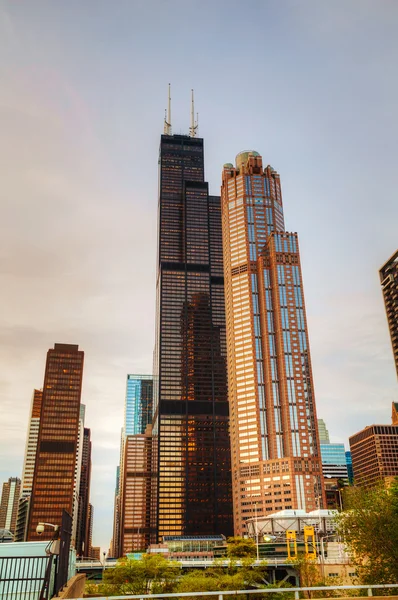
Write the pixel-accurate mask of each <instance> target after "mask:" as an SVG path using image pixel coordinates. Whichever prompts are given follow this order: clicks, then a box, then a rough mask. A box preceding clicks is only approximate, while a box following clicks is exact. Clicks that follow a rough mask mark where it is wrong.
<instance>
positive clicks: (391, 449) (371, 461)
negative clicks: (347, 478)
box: [349, 402, 398, 486]
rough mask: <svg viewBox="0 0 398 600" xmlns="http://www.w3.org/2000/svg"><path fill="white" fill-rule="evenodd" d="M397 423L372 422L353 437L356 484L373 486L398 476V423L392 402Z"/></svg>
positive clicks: (351, 438) (351, 442) (393, 417)
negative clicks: (376, 423) (381, 423)
mask: <svg viewBox="0 0 398 600" xmlns="http://www.w3.org/2000/svg"><path fill="white" fill-rule="evenodd" d="M392 409H393V410H392V422H393V425H371V426H368V427H365V429H362V431H359V432H358V433H356V434H355V435H352V436H351V437H350V439H349V442H350V449H351V457H352V467H353V470H354V474H355V485H360V486H362V485H363V486H371V485H374V484H375V483H377V482H379V481H384V482H385V483H389V482H391V481H392V480H393V479H394V478H395V477H398V424H397V423H395V422H394V421H395V415H396V406H395V403H394V402H393V405H392Z"/></svg>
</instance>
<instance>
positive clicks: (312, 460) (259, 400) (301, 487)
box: [221, 152, 324, 535]
mask: <svg viewBox="0 0 398 600" xmlns="http://www.w3.org/2000/svg"><path fill="white" fill-rule="evenodd" d="M221 201H222V226H223V253H224V277H225V304H226V320H227V351H228V385H229V401H230V419H231V450H232V475H233V502H234V530H235V534H236V535H242V534H244V533H246V527H245V521H246V520H247V519H250V518H253V517H255V516H256V514H257V515H258V516H261V515H265V514H267V513H270V512H276V511H278V510H282V509H299V508H300V509H304V510H307V511H311V510H314V509H315V508H317V506H319V505H320V506H321V507H322V506H323V505H324V491H323V485H322V467H321V459H320V450H319V440H318V430H317V417H316V409H315V399H314V394H313V382H312V372H311V358H310V351H309V341H308V333H307V322H306V314H305V305H304V295H303V287H302V274H301V267H300V256H299V248H298V240H297V234H295V233H287V232H285V231H284V219H283V208H282V196H281V187H280V179H279V175H278V174H277V173H276V172H275V171H274V170H273V169H272V168H271V167H270V166H267V167H266V168H265V169H264V168H263V165H262V159H261V157H260V156H259V155H258V153H255V152H252V153H241V154H240V155H238V157H237V166H236V168H234V167H233V166H232V165H231V164H227V165H225V166H224V170H223V181H222V199H221Z"/></svg>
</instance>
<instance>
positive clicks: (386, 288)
mask: <svg viewBox="0 0 398 600" xmlns="http://www.w3.org/2000/svg"><path fill="white" fill-rule="evenodd" d="M379 275H380V283H381V288H382V291H383V298H384V305H385V308H386V314H387V322H388V329H389V330H390V338H391V344H392V351H393V354H394V361H395V369H396V371H397V374H398V250H397V251H396V252H394V254H393V255H392V256H391V257H390V258H389V259H388V261H387V262H386V263H385V264H384V265H383V266H382V267H381V269H380V272H379Z"/></svg>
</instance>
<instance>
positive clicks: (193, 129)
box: [189, 90, 198, 137]
mask: <svg viewBox="0 0 398 600" xmlns="http://www.w3.org/2000/svg"><path fill="white" fill-rule="evenodd" d="M197 129H198V115H196V122H195V106H194V98H193V90H191V127H190V128H189V136H190V137H196V131H197Z"/></svg>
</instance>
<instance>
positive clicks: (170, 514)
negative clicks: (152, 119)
mask: <svg viewBox="0 0 398 600" xmlns="http://www.w3.org/2000/svg"><path fill="white" fill-rule="evenodd" d="M169 121H170V120H169ZM195 135H196V126H194V125H193V124H192V126H191V136H185V135H171V128H170V126H169V123H167V122H166V124H165V135H162V136H161V141H160V155H159V167H160V171H159V220H158V223H159V231H158V263H157V308H156V333H155V352H154V409H153V415H154V421H153V444H154V450H153V470H154V475H155V477H154V480H153V481H154V488H153V490H152V505H151V510H152V527H153V528H154V529H155V530H156V532H157V537H158V539H160V538H162V537H163V536H164V535H190V536H191V535H213V534H224V535H226V536H229V535H232V533H233V525H232V494H231V468H230V443H229V404H228V393H227V376H226V337H225V309H224V277H223V258H222V235H221V206H220V198H219V197H218V196H211V195H209V190H208V184H207V183H206V182H205V177H204V145H203V139H200V138H197V137H195ZM156 476H157V478H156ZM153 541H154V542H155V543H156V542H157V541H158V540H157V539H154V540H153Z"/></svg>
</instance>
